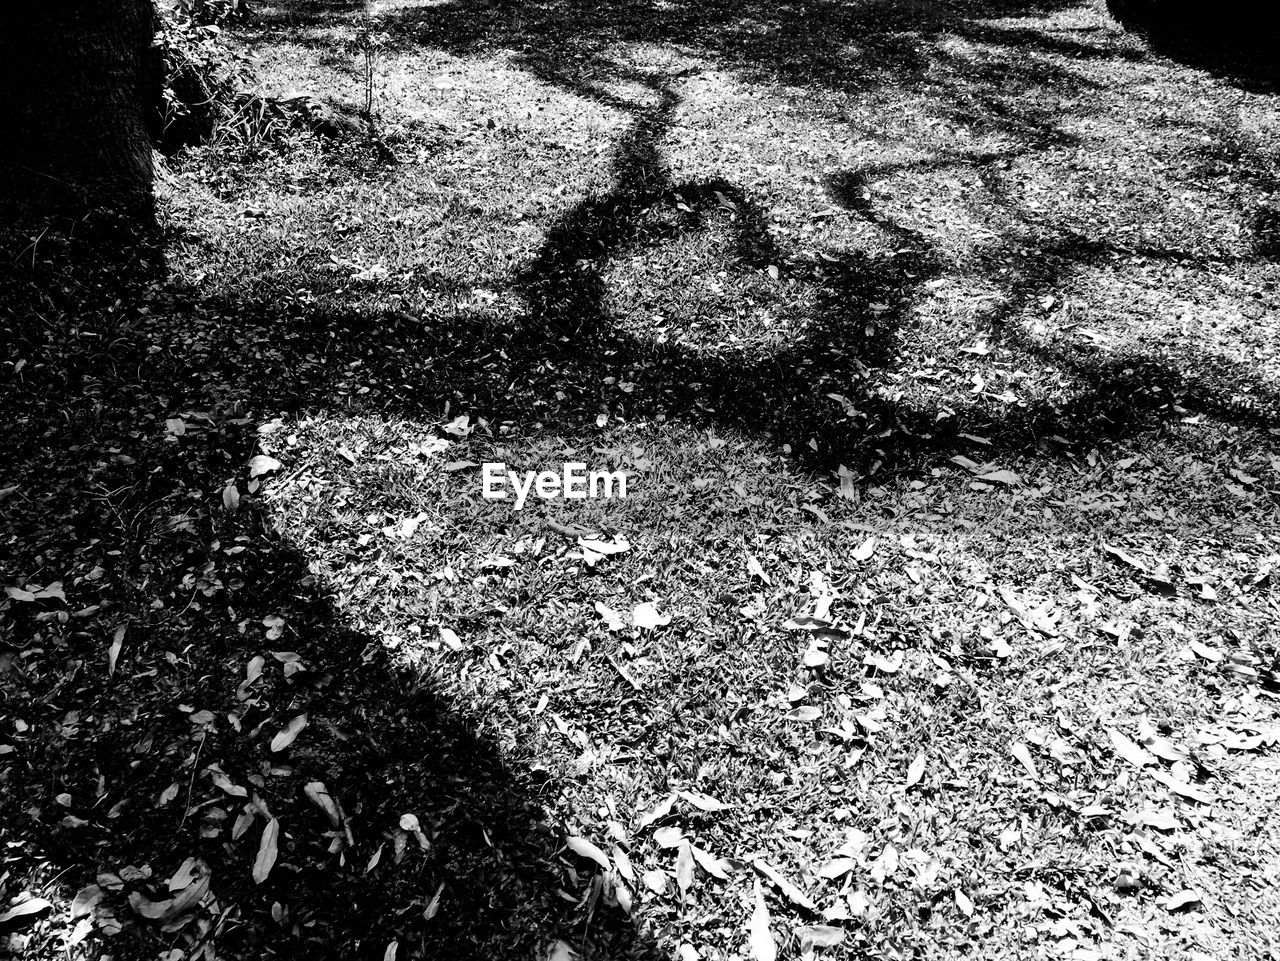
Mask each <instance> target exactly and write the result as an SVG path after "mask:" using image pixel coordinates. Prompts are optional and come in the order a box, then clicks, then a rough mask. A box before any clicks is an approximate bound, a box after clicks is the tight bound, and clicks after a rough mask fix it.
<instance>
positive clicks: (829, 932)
mask: <svg viewBox="0 0 1280 961" xmlns="http://www.w3.org/2000/svg"><path fill="white" fill-rule="evenodd" d="M844 936H845V935H844V929H843V928H837V927H834V926H833V925H830V924H806V925H802V926H801V927H798V928H796V937H798V938H799V939H800V953H801V954H802V955H803V954H805V953H806V949H807V950H808V951H812V950H813V949H814V948H834V947H835V946H836V945H837V944H840V943H842V942H843V941H844Z"/></svg>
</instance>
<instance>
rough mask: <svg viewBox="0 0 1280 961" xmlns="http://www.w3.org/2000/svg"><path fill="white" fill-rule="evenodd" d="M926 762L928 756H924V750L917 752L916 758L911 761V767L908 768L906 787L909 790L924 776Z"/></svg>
mask: <svg viewBox="0 0 1280 961" xmlns="http://www.w3.org/2000/svg"><path fill="white" fill-rule="evenodd" d="M925 763H926V758H925V756H924V752H923V751H921V752H920V753H919V754H917V755H916V756H915V758H914V759H913V760H912V761H911V765H910V767H908V768H907V781H906V787H907V790H908V791H909V790H911V789H912V788H913V787H915V786H916V785H917V784H919V783H920V779H921V778H922V777H924V766H925Z"/></svg>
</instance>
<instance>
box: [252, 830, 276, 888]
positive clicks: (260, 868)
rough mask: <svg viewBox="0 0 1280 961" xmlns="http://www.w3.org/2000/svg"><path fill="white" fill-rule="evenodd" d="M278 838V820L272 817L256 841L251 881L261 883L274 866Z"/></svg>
mask: <svg viewBox="0 0 1280 961" xmlns="http://www.w3.org/2000/svg"><path fill="white" fill-rule="evenodd" d="M279 838H280V822H279V821H277V820H276V819H275V818H272V819H271V820H270V821H268V822H267V826H266V827H264V828H263V829H262V840H261V841H260V842H259V843H258V856H257V858H255V859H254V862H253V883H254V884H261V883H262V882H263V881H265V880H266V879H267V875H269V874H270V873H271V869H272V868H273V867H275V863H276V853H277V842H278V841H279Z"/></svg>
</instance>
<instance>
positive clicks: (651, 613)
mask: <svg viewBox="0 0 1280 961" xmlns="http://www.w3.org/2000/svg"><path fill="white" fill-rule="evenodd" d="M631 620H632V622H633V623H634V624H635V626H636V627H638V628H640V629H641V630H642V631H643V630H648V631H652V630H654V629H656V628H659V627H662V626H663V625H665V624H670V623H671V615H670V614H659V613H658V609H657V607H655V606H654V605H653V603H652V602H651V601H645V603H643V604H639V605H637V606H636V608H635V609H634V610H633V611H632V612H631Z"/></svg>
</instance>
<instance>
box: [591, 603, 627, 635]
mask: <svg viewBox="0 0 1280 961" xmlns="http://www.w3.org/2000/svg"><path fill="white" fill-rule="evenodd" d="M596 613H597V614H599V615H600V616H601V617H603V618H604V626H605V628H606V629H607V630H610V631H620V630H622V629H623V628H625V627H626V626H627V622H626V621H625V620H624V619H623V617H622V615H621V614H619V613H618V612H617V611H615V610H614V609H613V608H612V607H608V606H607V605H604V604H601V603H600V602H599V601H596Z"/></svg>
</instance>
